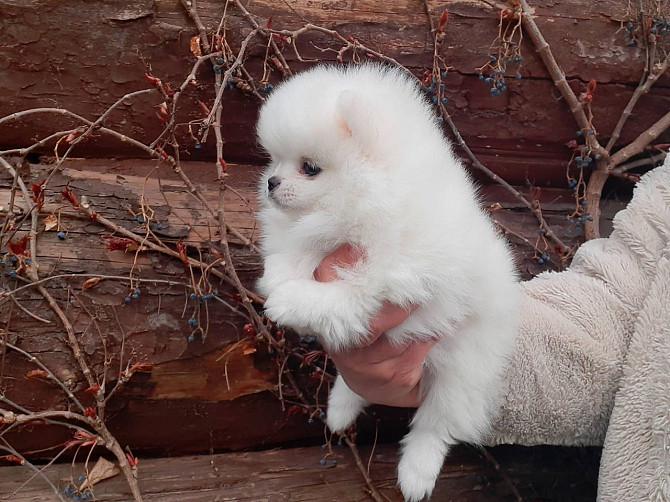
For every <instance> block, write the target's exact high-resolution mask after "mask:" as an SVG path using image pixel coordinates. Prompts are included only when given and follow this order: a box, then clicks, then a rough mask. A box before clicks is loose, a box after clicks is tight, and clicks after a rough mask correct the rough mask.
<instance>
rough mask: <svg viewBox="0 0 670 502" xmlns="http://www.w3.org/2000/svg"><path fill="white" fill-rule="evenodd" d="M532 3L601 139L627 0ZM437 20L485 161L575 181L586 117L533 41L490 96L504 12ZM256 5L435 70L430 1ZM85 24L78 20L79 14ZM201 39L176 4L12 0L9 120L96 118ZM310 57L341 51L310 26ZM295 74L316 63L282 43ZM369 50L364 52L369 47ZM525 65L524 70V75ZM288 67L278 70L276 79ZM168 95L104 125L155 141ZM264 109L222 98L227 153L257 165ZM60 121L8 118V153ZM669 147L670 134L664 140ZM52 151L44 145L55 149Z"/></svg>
mask: <svg viewBox="0 0 670 502" xmlns="http://www.w3.org/2000/svg"><path fill="white" fill-rule="evenodd" d="M534 3H535V12H536V16H537V22H538V25H539V26H540V29H541V30H542V31H543V33H544V36H545V38H546V39H547V40H548V41H549V43H550V44H551V46H552V50H553V51H554V54H555V56H556V58H557V60H558V62H559V64H560V65H561V66H562V67H563V70H564V71H565V73H566V75H567V78H568V80H569V83H570V85H571V86H572V87H573V89H575V91H576V92H577V93H579V92H580V90H581V89H582V86H583V85H584V84H585V83H586V82H588V81H589V79H591V78H593V79H595V80H596V81H597V82H598V91H597V94H596V99H595V100H594V103H593V106H594V114H595V126H596V128H597V130H598V133H599V137H600V139H601V140H603V139H606V138H607V137H608V135H609V134H611V131H612V130H613V129H614V126H615V124H616V121H617V119H618V117H619V115H620V113H621V111H622V110H623V108H624V106H625V104H626V102H627V101H628V99H629V98H630V96H631V94H632V92H633V90H634V87H635V85H636V84H637V82H638V80H639V77H640V74H641V71H642V67H643V60H644V54H643V51H641V50H640V49H639V48H637V47H627V46H626V39H625V37H624V35H623V31H622V30H621V29H620V27H621V24H620V23H621V21H624V20H626V18H627V15H626V7H627V4H628V2H627V1H626V0H616V1H605V0H599V1H590V0H572V1H570V2H553V1H551V0H539V1H537V2H534ZM429 4H430V6H431V9H432V12H433V13H434V15H435V16H436V17H437V16H438V15H439V13H440V12H441V11H442V10H443V9H444V8H447V9H448V10H449V12H450V14H451V15H450V21H449V25H448V30H447V36H446V38H445V41H444V43H443V44H442V47H441V55H442V57H443V58H444V60H445V62H446V63H447V64H448V65H450V66H452V67H453V69H452V70H451V71H450V72H449V74H448V76H447V78H446V80H445V82H446V84H447V91H446V93H447V96H448V97H449V100H450V103H449V104H448V109H449V110H450V111H451V112H452V113H453V117H454V121H455V123H456V124H457V126H458V127H459V129H460V131H461V133H462V135H463V137H464V138H465V140H466V142H467V143H468V145H470V147H471V148H472V149H473V151H474V152H475V153H476V154H477V155H478V156H479V157H480V159H481V160H482V162H484V164H486V165H487V166H489V167H490V168H491V169H493V170H494V171H495V172H496V173H497V174H499V175H501V176H502V177H504V178H506V179H507V180H509V181H510V182H513V183H515V184H523V183H526V181H530V182H531V183H535V184H538V185H543V186H562V185H564V184H565V178H564V176H563V172H564V167H565V164H566V162H567V161H568V160H569V158H570V151H569V149H567V148H566V147H565V143H566V142H567V141H569V140H571V139H573V138H574V133H575V125H574V121H573V120H572V118H571V117H570V114H569V111H568V109H567V107H566V106H565V104H564V103H563V102H562V101H561V100H560V99H559V98H558V94H557V93H556V91H555V90H554V88H553V84H552V83H551V81H550V79H549V77H548V74H547V72H546V70H545V69H544V67H543V66H542V63H541V61H540V60H539V58H537V57H536V55H535V53H534V49H533V48H532V47H530V46H528V45H525V46H524V48H523V54H524V58H525V59H524V62H523V66H522V68H521V70H520V71H521V73H522V75H523V77H524V78H523V79H522V80H519V81H517V80H515V79H513V78H512V79H510V82H509V85H508V91H507V92H505V93H503V94H502V95H501V96H499V97H491V96H490V94H489V86H487V85H486V84H484V83H483V82H482V81H480V80H479V79H478V77H477V72H476V69H477V68H478V67H481V66H482V65H483V64H485V63H486V62H487V61H488V54H489V49H490V46H491V43H492V42H493V40H494V39H495V38H496V36H497V32H498V25H497V11H494V10H493V9H491V8H489V7H487V6H486V4H484V3H483V2H478V1H475V0H458V1H450V2H446V1H431V2H429ZM198 5H199V12H200V15H201V17H202V20H203V23H204V24H205V26H206V27H207V28H209V29H214V28H215V27H216V26H217V25H218V22H219V20H220V17H221V14H222V11H223V4H222V2H219V1H214V0H203V1H200V2H198ZM245 5H246V6H247V8H248V9H249V11H250V12H252V13H253V15H254V16H256V18H257V20H258V22H259V23H260V24H261V25H264V23H265V21H266V20H267V18H268V17H269V16H270V15H271V16H272V17H273V28H275V29H283V28H285V29H295V28H298V27H300V26H302V25H303V24H305V22H312V23H315V24H322V25H325V26H328V27H331V28H335V29H337V30H339V31H340V33H341V34H342V35H344V36H353V37H355V38H357V39H359V40H361V42H364V43H366V44H368V45H369V46H370V47H372V48H374V49H376V50H379V51H381V52H383V53H385V54H387V55H389V56H391V57H394V58H396V59H397V60H398V61H399V62H401V63H402V64H404V65H406V66H407V67H408V68H409V69H410V70H411V71H413V72H414V73H415V74H417V75H418V74H421V73H422V72H423V71H424V70H425V69H426V68H428V67H430V65H431V53H432V49H431V41H430V37H429V35H428V30H427V20H426V16H425V13H424V11H423V6H422V5H421V2H417V1H414V0H402V1H399V2H382V1H376V0H356V1H354V0H337V1H318V2H317V1H313V0H291V1H287V2H275V1H268V0H265V1H261V0H252V1H249V2H246V3H245ZM72 19H76V20H77V22H70V20H72ZM248 31H249V24H248V22H247V21H246V20H245V19H244V18H243V17H241V15H240V13H239V12H238V11H237V10H236V9H234V8H231V9H230V11H229V18H228V35H229V39H230V41H231V45H232V47H233V49H234V50H237V48H238V46H239V42H240V40H241V39H242V38H244V36H245V35H246V33H248ZM195 33H196V30H195V28H194V26H193V25H192V24H191V23H190V21H189V20H188V19H187V17H186V15H185V14H184V12H183V10H182V8H181V7H180V6H179V2H177V1H176V0H157V1H153V0H143V1H142V2H130V1H127V0H124V1H117V2H103V3H102V4H99V3H91V2H87V1H85V0H67V1H63V2H51V1H45V0H43V1H39V0H35V1H33V2H28V3H26V2H19V3H16V2H3V3H1V4H0V71H2V76H3V78H0V116H3V115H6V114H9V113H13V112H16V111H19V110H25V109H28V108H31V107H37V106H55V107H63V108H67V109H70V110H72V111H74V112H77V113H81V114H82V115H84V116H86V117H88V118H93V117H95V116H97V115H98V114H100V113H102V112H103V111H104V110H105V109H106V108H107V107H108V106H109V105H111V104H112V103H113V102H114V101H115V100H116V99H118V98H119V97H121V96H123V95H124V94H125V93H127V92H130V91H134V90H138V89H142V88H146V87H147V83H146V81H145V80H144V73H145V71H147V70H150V71H151V72H152V73H153V74H154V75H156V76H158V77H160V78H161V79H162V80H163V81H165V82H169V83H171V84H172V85H173V86H175V85H178V84H179V83H181V82H182V81H183V80H184V78H185V77H186V75H187V74H188V72H189V69H190V66H191V65H192V63H193V57H192V55H191V53H190V50H189V39H190V37H191V36H192V35H194V34H195ZM299 47H300V50H301V52H302V53H303V55H304V56H305V57H306V58H315V59H323V60H330V61H333V60H334V58H335V53H334V52H332V51H327V52H323V49H332V48H338V47H337V45H334V43H333V41H332V40H329V39H326V38H325V36H324V35H316V34H309V35H305V36H303V38H302V39H301V40H300V42H299ZM284 52H285V54H286V57H287V59H288V61H289V63H290V64H291V66H292V67H293V69H294V70H299V69H302V68H305V67H306V66H309V65H308V64H304V63H300V62H298V61H297V60H296V58H295V56H294V55H293V54H292V52H291V50H290V48H289V47H285V48H284ZM264 55H265V43H264V42H263V40H261V39H260V38H258V39H255V40H254V41H253V43H252V45H251V47H250V51H249V54H248V59H247V63H246V64H247V65H248V67H249V69H250V71H251V72H252V74H254V75H256V77H257V78H258V76H259V75H260V74H261V73H262V70H261V61H262V58H263V57H264ZM363 57H364V55H363ZM206 66H207V65H203V67H202V70H201V71H200V72H199V73H198V75H197V77H198V85H197V86H196V87H195V88H189V89H188V90H187V92H186V93H185V95H184V97H183V100H182V107H181V108H180V112H179V116H178V119H179V120H180V121H183V122H186V121H188V120H195V119H199V118H201V116H202V111H201V109H200V108H199V106H198V105H197V100H202V101H203V102H205V103H211V101H212V99H213V93H212V88H213V72H212V69H211V67H210V68H206ZM514 71H516V70H514ZM279 79H280V75H279V74H278V72H277V71H276V70H275V71H273V72H271V74H270V81H271V82H273V83H276V82H277V81H278V80H279ZM669 82H670V80H669V79H668V77H664V78H663V79H661V81H660V82H659V83H658V85H657V86H655V87H654V88H653V89H652V91H651V93H650V94H649V95H648V96H645V97H644V99H642V100H641V102H640V103H639V105H638V109H637V110H636V113H635V116H634V117H632V119H631V121H630V122H629V124H628V125H627V127H626V129H625V131H624V133H623V135H622V137H621V139H620V143H621V144H624V143H626V142H629V141H631V140H632V139H633V138H635V137H636V136H637V135H638V134H639V133H640V132H641V131H643V130H644V129H645V128H646V127H648V126H649V125H650V124H651V123H652V122H653V121H655V120H656V119H658V118H659V117H661V116H662V114H663V113H664V111H665V110H667V109H668V108H669V107H670V90H669V89H668V83H669ZM159 101H160V98H158V97H156V96H153V97H150V96H149V97H147V96H145V97H142V98H137V99H134V100H128V102H126V103H124V104H123V105H122V106H121V107H120V109H119V110H118V111H116V112H114V113H113V114H112V115H111V116H110V117H109V119H108V121H107V124H108V125H109V126H111V127H113V128H114V129H117V130H120V131H122V132H123V133H124V134H127V135H129V136H132V137H134V138H137V139H139V140H141V141H145V142H147V143H148V142H150V141H151V140H152V139H154V138H155V137H156V136H157V135H158V134H159V133H160V130H161V124H160V123H159V122H158V121H157V120H156V117H155V113H154V112H155V110H156V105H157V104H158V103H159ZM257 109H258V103H257V102H256V101H255V100H254V98H251V97H247V96H244V95H242V93H241V92H239V91H237V90H235V91H230V92H227V93H226V95H225V98H224V110H223V117H224V122H223V136H224V138H225V155H226V159H227V160H232V161H245V162H246V161H249V160H252V161H254V162H257V161H258V160H259V159H260V158H261V157H262V153H261V152H260V151H259V149H258V147H257V145H256V142H255V137H254V123H255V120H256V115H257ZM76 125H77V124H75V123H74V122H72V121H69V120H65V119H62V118H58V117H53V116H51V117H46V118H44V117H33V118H30V119H26V120H21V121H15V122H12V123H10V124H4V125H3V126H0V148H3V147H17V146H26V145H28V144H30V142H31V141H32V140H33V138H40V137H44V136H46V135H47V134H48V133H51V132H53V131H54V130H58V129H68V128H71V127H74V126H76ZM179 140H180V144H181V145H182V155H183V156H184V157H185V158H191V159H192V160H203V159H213V157H214V146H213V140H211V141H210V142H209V143H208V144H206V145H203V147H202V148H201V149H199V150H196V149H195V148H194V142H193V140H192V139H190V138H189V137H188V135H187V134H186V131H185V128H183V127H182V128H180V135H179ZM668 141H670V136H668V135H667V133H666V134H665V135H664V136H663V137H661V138H660V139H659V142H668ZM50 151H51V150H50V147H45V148H44V149H43V150H42V153H46V154H49V153H50ZM79 155H83V156H87V157H88V156H115V157H118V156H127V157H132V156H138V155H140V152H138V151H136V150H134V149H133V148H130V147H127V146H123V145H119V144H118V143H116V142H114V141H111V140H108V139H105V138H95V139H94V140H92V141H91V142H89V143H88V144H87V145H86V147H84V148H82V149H81V150H80V151H79Z"/></svg>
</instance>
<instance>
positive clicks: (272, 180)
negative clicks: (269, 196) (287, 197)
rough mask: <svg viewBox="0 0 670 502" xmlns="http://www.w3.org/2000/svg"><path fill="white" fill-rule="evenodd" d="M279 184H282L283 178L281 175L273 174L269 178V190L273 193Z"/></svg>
mask: <svg viewBox="0 0 670 502" xmlns="http://www.w3.org/2000/svg"><path fill="white" fill-rule="evenodd" d="M279 185H281V180H280V179H279V177H277V176H272V177H271V178H269V179H268V192H270V193H272V191H273V190H274V189H275V188H277V187H278V186H279Z"/></svg>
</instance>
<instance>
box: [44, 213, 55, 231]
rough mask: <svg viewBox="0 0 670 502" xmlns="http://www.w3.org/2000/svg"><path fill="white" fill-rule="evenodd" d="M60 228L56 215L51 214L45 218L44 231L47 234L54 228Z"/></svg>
mask: <svg viewBox="0 0 670 502" xmlns="http://www.w3.org/2000/svg"><path fill="white" fill-rule="evenodd" d="M57 227H58V218H57V217H56V215H55V214H50V215H49V216H47V217H46V218H44V230H46V231H47V232H48V231H49V230H53V229H54V228H57Z"/></svg>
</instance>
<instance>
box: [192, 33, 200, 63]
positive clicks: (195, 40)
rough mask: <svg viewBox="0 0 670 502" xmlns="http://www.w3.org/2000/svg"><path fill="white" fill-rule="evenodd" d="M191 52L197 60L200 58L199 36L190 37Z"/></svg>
mask: <svg viewBox="0 0 670 502" xmlns="http://www.w3.org/2000/svg"><path fill="white" fill-rule="evenodd" d="M191 52H192V53H193V55H194V56H195V57H197V58H199V57H200V56H202V50H201V49H200V35H195V36H193V37H191Z"/></svg>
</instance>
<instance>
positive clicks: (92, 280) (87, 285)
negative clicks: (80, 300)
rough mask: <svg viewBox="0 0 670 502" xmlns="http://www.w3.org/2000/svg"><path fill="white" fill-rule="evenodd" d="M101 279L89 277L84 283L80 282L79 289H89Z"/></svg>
mask: <svg viewBox="0 0 670 502" xmlns="http://www.w3.org/2000/svg"><path fill="white" fill-rule="evenodd" d="M101 280H102V278H101V277H91V278H90V279H88V280H87V281H86V282H85V283H84V284H82V286H81V290H82V291H86V290H87V289H90V288H92V287H93V286H95V285H96V284H98V283H99V282H100V281H101Z"/></svg>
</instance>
